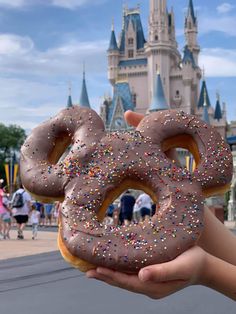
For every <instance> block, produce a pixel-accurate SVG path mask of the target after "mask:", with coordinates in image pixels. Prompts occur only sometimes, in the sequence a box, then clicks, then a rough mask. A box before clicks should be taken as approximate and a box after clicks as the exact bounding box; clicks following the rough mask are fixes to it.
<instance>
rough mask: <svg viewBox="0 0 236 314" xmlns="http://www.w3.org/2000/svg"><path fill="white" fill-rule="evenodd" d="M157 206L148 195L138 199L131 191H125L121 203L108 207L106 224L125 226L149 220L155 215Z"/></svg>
mask: <svg viewBox="0 0 236 314" xmlns="http://www.w3.org/2000/svg"><path fill="white" fill-rule="evenodd" d="M155 211H156V205H155V204H154V203H153V201H152V199H151V197H150V196H149V195H148V194H146V193H141V194H140V195H139V196H138V197H137V198H135V197H134V195H132V193H131V191H130V190H127V191H125V193H124V194H123V195H122V196H121V198H120V201H119V203H114V204H111V205H110V206H109V207H108V210H107V215H106V217H105V219H104V223H105V224H108V225H125V226H128V225H129V224H130V223H132V222H134V223H139V222H140V221H144V220H146V219H149V218H150V217H151V216H153V215H154V214H155Z"/></svg>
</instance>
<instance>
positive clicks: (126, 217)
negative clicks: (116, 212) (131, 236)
mask: <svg viewBox="0 0 236 314" xmlns="http://www.w3.org/2000/svg"><path fill="white" fill-rule="evenodd" d="M134 204H135V198H134V197H133V196H132V195H131V193H130V191H129V190H127V191H126V192H125V193H124V194H123V196H122V197H121V199H120V224H121V225H122V224H125V225H126V226H128V225H129V224H130V222H131V221H132V217H133V209H134Z"/></svg>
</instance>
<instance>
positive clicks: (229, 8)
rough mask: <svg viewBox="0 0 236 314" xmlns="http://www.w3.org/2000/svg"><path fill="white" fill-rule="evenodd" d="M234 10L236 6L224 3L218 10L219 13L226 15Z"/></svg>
mask: <svg viewBox="0 0 236 314" xmlns="http://www.w3.org/2000/svg"><path fill="white" fill-rule="evenodd" d="M234 8H235V6H234V5H232V4H230V3H228V2H224V3H222V4H221V5H219V6H218V7H217V8H216V9H217V11H218V13H220V14H225V13H228V12H230V11H232V10H233V9H234Z"/></svg>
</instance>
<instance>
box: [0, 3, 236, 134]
mask: <svg viewBox="0 0 236 314" xmlns="http://www.w3.org/2000/svg"><path fill="white" fill-rule="evenodd" d="M193 2H194V6H195V10H196V14H197V16H198V21H199V37H198V40H199V44H200V46H201V55H200V62H199V63H200V66H201V67H203V66H204V68H205V73H206V81H207V86H208V90H209V94H210V98H211V103H212V106H215V103H216V92H219V93H220V95H221V101H222V102H226V104H227V117H228V120H229V121H231V120H236V106H235V98H236V2H235V0H230V1H227V0H226V1H224V0H208V1H205V0H193ZM138 3H140V10H141V19H142V24H143V27H144V30H145V35H146V38H147V21H148V15H149V0H142V1H140V0H137V1H134V0H126V1H124V0H0V111H1V114H0V123H4V124H6V125H9V124H16V125H19V126H21V127H23V128H24V129H26V131H27V132H28V131H29V130H31V129H32V128H34V127H35V126H36V125H38V124H39V123H41V122H43V121H44V120H47V119H48V118H49V117H51V116H54V115H55V114H56V113H57V112H58V111H59V110H60V109H62V108H64V107H66V104H67V98H68V93H69V91H68V90H69V86H70V85H71V88H72V100H73V103H78V102H79V97H80V92H81V85H82V72H83V62H85V67H86V81H87V88H88V93H89V98H90V103H91V106H92V108H93V109H95V110H97V111H99V105H100V104H101V102H102V99H103V96H104V95H108V94H110V95H111V94H112V90H111V85H110V84H109V81H108V79H107V58H106V53H107V52H106V51H107V48H108V45H109V40H110V32H111V23H112V19H114V25H115V31H116V36H117V38H118V37H119V33H120V31H121V25H122V7H123V5H124V4H126V5H128V7H130V8H133V7H136V6H137V4H138ZM167 3H168V8H169V9H170V8H171V6H173V7H174V12H175V18H176V32H177V41H178V44H179V49H180V51H183V47H184V44H185V41H184V16H185V14H186V10H187V5H188V0H168V1H167Z"/></svg>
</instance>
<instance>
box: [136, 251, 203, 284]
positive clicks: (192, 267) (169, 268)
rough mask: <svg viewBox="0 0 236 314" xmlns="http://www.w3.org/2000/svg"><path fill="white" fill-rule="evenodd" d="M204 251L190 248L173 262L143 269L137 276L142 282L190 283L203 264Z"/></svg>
mask: <svg viewBox="0 0 236 314" xmlns="http://www.w3.org/2000/svg"><path fill="white" fill-rule="evenodd" d="M204 255H205V253H204V251H203V250H201V249H200V248H199V247H197V246H196V247H192V248H191V249H189V250H188V251H186V252H184V253H183V254H181V255H179V256H178V257H177V258H176V259H174V260H173V261H170V262H167V263H163V264H157V265H152V266H148V267H145V268H143V269H141V270H140V272H139V274H138V276H139V279H140V280H141V281H142V282H146V281H153V282H156V283H158V282H169V281H182V282H192V281H193V280H196V276H198V275H199V274H198V273H199V270H200V269H201V268H202V265H203V264H204Z"/></svg>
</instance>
